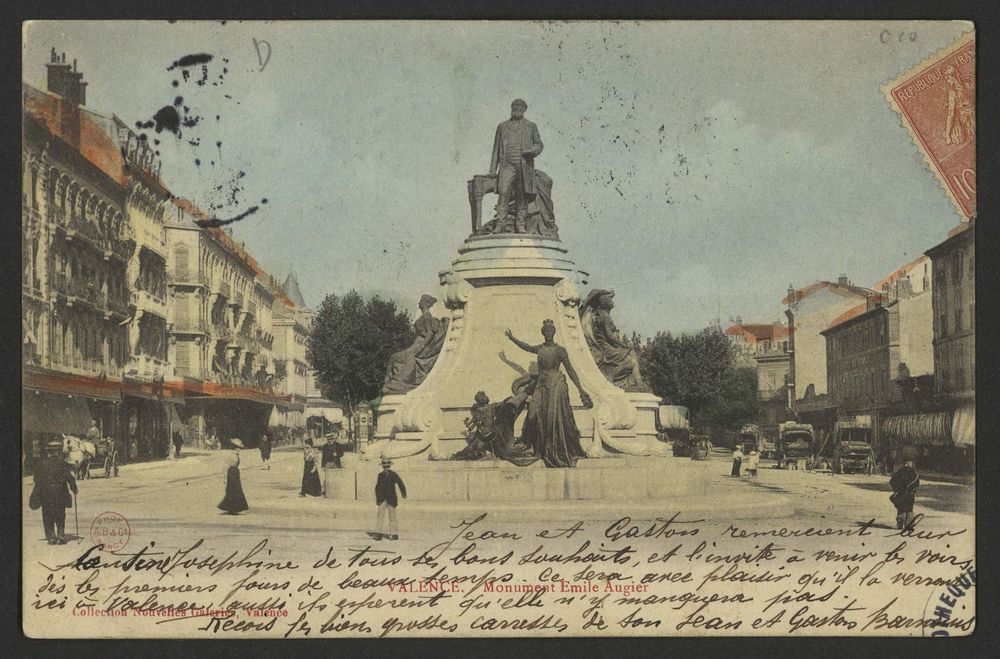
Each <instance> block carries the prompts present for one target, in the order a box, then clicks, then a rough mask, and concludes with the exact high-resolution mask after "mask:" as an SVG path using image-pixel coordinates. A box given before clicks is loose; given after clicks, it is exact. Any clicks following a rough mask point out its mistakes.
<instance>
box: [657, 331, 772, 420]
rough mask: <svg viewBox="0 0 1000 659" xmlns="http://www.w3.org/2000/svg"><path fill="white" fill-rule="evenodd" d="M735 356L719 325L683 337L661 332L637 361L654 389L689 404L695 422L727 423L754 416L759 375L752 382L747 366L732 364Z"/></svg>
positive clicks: (663, 395) (659, 393)
mask: <svg viewBox="0 0 1000 659" xmlns="http://www.w3.org/2000/svg"><path fill="white" fill-rule="evenodd" d="M735 356H736V355H735V350H734V348H733V345H732V342H731V341H730V340H729V337H727V336H726V335H725V333H724V332H722V330H720V329H718V328H708V329H704V330H702V331H700V332H698V333H696V334H682V335H679V336H673V335H671V334H670V333H669V332H660V333H658V334H657V335H656V336H655V337H653V339H652V340H651V341H649V342H648V343H647V344H646V345H645V346H644V347H643V349H642V350H641V352H640V355H639V365H640V369H641V371H642V376H643V378H644V379H645V380H646V382H647V383H648V384H649V386H650V387H652V389H653V392H654V393H655V394H656V395H657V396H660V397H661V398H664V399H665V400H667V401H669V402H670V403H671V404H674V405H683V406H684V407H686V408H688V411H689V412H690V416H691V419H692V421H694V422H695V423H721V424H729V423H732V422H736V421H740V420H743V419H744V418H753V417H755V416H756V404H757V384H756V379H753V382H752V386H748V385H749V380H748V377H749V376H747V375H746V373H744V372H743V371H744V369H737V368H735V367H734V361H735ZM750 373H751V376H752V371H750ZM744 414H747V415H750V416H749V417H744V416H742V415H744Z"/></svg>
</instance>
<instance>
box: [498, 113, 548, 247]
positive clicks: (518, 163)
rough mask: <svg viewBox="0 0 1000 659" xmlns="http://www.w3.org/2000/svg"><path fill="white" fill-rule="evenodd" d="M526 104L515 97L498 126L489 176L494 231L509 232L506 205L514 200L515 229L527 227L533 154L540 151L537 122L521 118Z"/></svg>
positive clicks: (533, 192) (533, 189)
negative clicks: (493, 197)
mask: <svg viewBox="0 0 1000 659" xmlns="http://www.w3.org/2000/svg"><path fill="white" fill-rule="evenodd" d="M527 109H528V104H527V103H525V102H524V101H523V100H521V99H519V98H518V99H514V102H513V103H511V104H510V119H508V120H507V121H505V122H503V123H502V124H500V125H499V126H497V133H496V137H495V138H494V139H493V157H492V158H491V159H490V176H497V195H499V200H498V201H497V214H496V220H495V222H494V228H493V233H509V230H510V227H509V226H506V225H505V218H506V217H507V207H508V206H509V205H510V202H511V199H513V200H514V208H515V210H516V214H515V218H514V231H515V232H516V233H525V232H526V231H527V223H526V220H527V216H528V203H529V202H530V201H531V200H532V199H533V198H534V196H535V157H536V156H537V155H539V154H540V153H541V152H542V138H541V137H540V136H539V135H538V126H536V125H535V124H534V123H532V122H530V121H528V120H527V119H525V118H524V111H525V110H527Z"/></svg>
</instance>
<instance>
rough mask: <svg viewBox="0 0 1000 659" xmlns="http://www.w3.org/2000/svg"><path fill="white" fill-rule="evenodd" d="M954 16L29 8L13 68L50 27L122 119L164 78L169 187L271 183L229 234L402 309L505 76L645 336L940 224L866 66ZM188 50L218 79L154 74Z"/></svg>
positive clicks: (631, 323) (501, 101) (245, 199)
mask: <svg viewBox="0 0 1000 659" xmlns="http://www.w3.org/2000/svg"><path fill="white" fill-rule="evenodd" d="M970 29H971V26H970V25H969V24H967V23H960V22H943V21H942V22H934V23H930V22H868V23H852V22H813V23H801V22H785V23H781V22H775V23H762V22H742V23H732V22H718V23H713V22H675V23H663V22H656V23H634V22H617V23H611V22H569V23H567V22H538V23H508V22H463V23H449V24H443V23H431V22H409V23H401V22H371V23H337V22H301V23H294V24H293V23H283V22H268V23H252V22H251V23H242V22H226V23H225V24H224V25H223V24H220V23H217V22H214V23H213V22H191V23H185V22H179V23H174V24H170V23H166V22H110V21H108V22H42V23H33V24H29V25H28V26H27V27H26V30H25V44H24V66H25V70H24V79H25V80H26V81H27V82H29V83H31V84H34V85H36V86H39V87H42V88H44V84H45V83H44V80H45V66H44V63H45V62H46V61H48V55H49V51H50V49H51V48H52V47H55V48H56V50H57V51H60V52H62V51H65V52H66V56H67V59H70V60H71V59H74V58H75V59H77V62H78V67H79V69H80V70H81V71H83V72H84V79H85V80H86V81H87V82H88V83H89V85H88V87H87V100H88V103H87V107H89V108H90V109H92V110H95V111H97V112H101V113H105V114H111V113H115V114H117V115H118V116H120V117H122V118H123V119H124V120H125V121H126V122H127V123H129V124H133V125H134V123H135V122H136V121H140V120H147V119H149V118H150V117H151V116H152V115H153V114H154V113H155V112H156V111H157V110H158V109H159V108H160V107H162V106H163V105H167V104H171V103H172V101H173V99H174V97H175V96H176V95H183V97H184V102H185V104H186V105H189V107H190V108H191V112H192V114H196V115H197V116H200V117H201V121H200V122H199V124H198V125H197V126H195V127H192V128H190V129H189V130H188V131H187V132H186V133H185V134H184V138H183V139H181V140H178V139H176V138H173V137H170V138H169V139H168V136H167V135H166V134H164V135H159V136H156V137H158V138H159V139H160V140H161V144H160V145H159V146H158V148H160V151H161V157H162V160H163V175H164V178H165V179H166V180H167V182H168V184H169V185H170V187H171V188H172V190H173V191H174V193H175V194H177V195H179V196H185V197H189V198H192V199H194V200H195V201H196V203H198V204H199V205H202V206H203V207H207V206H208V205H210V204H211V203H213V201H215V202H220V201H221V199H220V195H222V194H223V193H228V192H232V191H233V190H234V189H235V188H237V187H238V188H239V189H238V190H237V193H236V199H235V203H232V201H233V200H232V199H230V206H229V207H228V208H226V209H223V210H220V217H224V216H226V213H231V214H232V215H235V214H236V213H237V212H239V211H241V210H244V209H245V208H247V207H249V206H251V205H254V204H257V203H258V202H259V200H260V199H262V198H267V199H268V203H267V205H266V206H263V207H262V210H261V211H260V212H258V213H256V214H255V215H252V216H250V217H249V218H247V219H245V220H243V221H241V222H239V223H237V224H235V225H233V227H234V236H235V237H236V238H237V239H238V240H242V241H245V243H246V247H247V249H248V250H249V251H250V252H251V253H252V254H254V256H255V257H257V258H258V260H259V261H260V262H261V263H263V264H264V265H265V267H268V268H269V269H270V270H271V271H272V272H273V273H274V274H275V275H276V276H278V277H279V278H283V277H284V274H285V273H286V272H287V271H288V270H289V269H293V270H294V271H295V272H296V274H297V276H298V279H299V282H300V284H301V287H302V291H303V293H304V295H305V297H306V300H307V302H309V303H310V304H312V305H316V304H318V302H319V301H320V299H321V298H322V297H323V296H324V295H326V294H327V293H343V292H346V291H348V290H350V289H352V288H355V289H358V290H360V291H362V292H365V293H379V294H382V295H384V296H388V297H391V298H392V299H395V300H397V301H398V302H399V303H401V304H403V305H405V306H406V307H407V308H412V310H413V311H414V312H415V311H416V300H417V299H418V298H419V296H420V294H421V293H424V292H434V291H435V290H436V289H437V273H438V272H439V271H440V270H442V269H444V268H446V267H447V265H448V264H449V262H450V260H451V258H452V257H453V256H454V253H455V250H456V248H457V247H458V245H459V244H460V243H461V241H462V240H463V239H464V238H465V237H466V235H467V234H468V230H469V229H468V227H469V207H468V199H467V193H466V189H465V181H466V180H468V179H469V178H470V177H471V176H472V175H473V174H478V173H486V171H487V169H488V165H489V157H490V150H491V148H492V141H493V133H494V130H495V128H496V124H497V123H499V122H500V121H502V120H503V119H505V118H506V117H507V116H508V114H509V105H510V101H511V100H512V99H513V98H515V97H521V98H524V99H525V100H527V102H528V104H529V108H528V111H527V116H528V118H530V119H531V120H533V121H534V122H535V123H536V124H537V125H538V127H539V131H540V133H541V136H542V140H543V142H544V143H545V150H544V153H543V154H542V155H541V156H540V157H539V158H538V160H537V162H536V166H537V167H538V168H540V169H542V170H544V171H546V172H547V173H548V174H549V175H550V176H551V177H552V178H553V179H554V181H555V184H554V189H553V198H554V203H555V211H556V221H557V223H558V224H559V227H560V232H561V235H562V238H563V241H564V243H565V244H566V245H567V246H568V247H569V248H570V249H571V254H572V256H573V257H574V258H575V260H576V262H577V264H578V265H579V266H580V267H581V268H582V269H584V270H587V271H589V272H590V273H591V278H590V282H591V284H592V285H594V286H596V287H600V288H612V289H615V291H616V292H617V295H616V298H615V299H616V305H617V307H616V314H617V323H618V325H619V327H620V328H621V329H623V330H626V331H632V330H636V331H639V332H641V333H642V334H645V335H650V334H653V333H655V332H656V331H659V330H670V331H675V332H676V331H687V330H694V329H698V328H701V327H704V326H706V325H707V324H709V323H710V322H711V321H712V319H713V318H714V317H715V316H716V314H717V313H719V314H721V317H722V320H723V322H725V321H726V319H727V318H728V317H730V316H737V315H740V316H742V317H743V319H744V321H747V322H750V321H756V322H767V321H770V320H775V319H778V318H780V317H781V315H782V307H781V304H780V300H781V298H782V297H783V295H784V294H785V290H786V288H787V287H788V285H789V284H793V285H795V286H804V285H806V284H808V283H811V282H812V281H815V280H816V279H835V278H836V277H837V276H838V275H839V274H841V273H846V274H847V275H848V276H849V277H850V278H851V279H852V281H854V282H855V283H857V284H860V285H868V286H870V285H872V284H873V283H874V282H875V281H876V280H878V279H880V278H881V277H883V276H884V275H886V274H888V273H889V272H891V271H892V270H894V269H895V268H896V267H898V266H899V265H902V264H904V263H906V262H908V261H910V260H912V259H914V258H916V257H917V256H918V255H919V254H921V253H922V252H923V251H924V250H925V249H927V248H928V247H930V246H932V245H934V244H936V243H937V242H940V240H941V239H943V237H944V236H945V234H946V232H947V231H948V230H949V229H950V228H952V227H953V226H955V225H956V224H957V223H958V222H959V220H960V218H959V216H958V214H957V213H956V211H955V210H954V209H953V207H952V206H951V204H950V202H949V201H948V199H947V198H946V196H945V193H944V192H943V190H941V188H940V187H939V186H938V184H937V182H936V180H935V178H934V176H933V175H932V174H931V173H930V172H929V171H928V170H927V168H926V166H925V164H924V163H923V161H922V159H921V156H920V153H919V152H918V150H917V148H916V146H915V145H914V144H913V143H912V141H911V140H910V137H909V135H908V134H907V132H906V131H905V130H904V128H903V127H902V126H901V125H900V123H899V120H898V118H897V116H896V115H895V114H894V113H893V112H892V111H891V110H890V108H889V106H888V104H887V102H886V100H885V97H884V96H883V94H882V92H881V91H880V90H879V86H880V85H882V84H883V83H885V82H887V81H889V80H892V79H894V78H895V77H896V76H897V75H899V74H900V73H902V72H903V71H905V70H907V69H909V68H911V67H912V66H914V65H915V64H916V63H918V62H920V61H921V60H923V59H924V58H926V57H928V56H929V55H931V54H932V53H934V52H936V51H937V50H940V49H942V48H944V47H946V46H948V45H949V44H951V43H952V42H953V41H955V40H956V39H957V38H958V37H959V36H960V35H961V34H962V33H964V32H967V31H969V30H970ZM885 31H888V32H885ZM900 32H902V33H903V34H904V35H905V38H904V39H903V40H902V41H900V40H899V38H898V35H899V33H900ZM886 34H891V36H890V37H887V36H886ZM911 34H914V35H915V38H913V39H911V38H910V35H911ZM254 40H257V46H255V41H254ZM261 41H266V42H267V44H269V45H270V48H271V56H270V60H269V61H268V62H267V65H266V66H265V67H264V69H263V70H261V64H260V58H259V57H258V48H259V49H260V51H261V52H262V53H263V54H266V52H267V47H266V46H264V45H263V44H261V43H260V42H261ZM886 41H887V42H888V43H885V42H886ZM200 52H204V53H210V54H212V55H213V57H214V59H213V61H212V62H211V63H210V65H209V72H210V77H209V82H212V81H215V82H221V84H218V85H217V86H211V84H206V85H203V86H197V85H195V84H193V81H194V79H196V78H198V77H200V75H201V74H200V71H198V70H193V75H192V79H191V80H189V81H186V82H185V81H183V80H181V81H179V82H180V84H179V86H178V87H176V88H175V87H173V86H172V84H171V83H172V81H173V80H175V79H177V78H178V76H177V75H176V74H177V70H174V71H167V67H169V66H170V64H171V63H172V62H173V61H175V60H177V59H178V58H180V57H182V56H184V55H187V54H190V53H200ZM223 60H228V61H226V62H225V63H224V62H223ZM222 66H225V67H226V68H227V72H226V73H225V74H224V75H223V80H221V81H220V80H219V79H218V77H217V76H218V75H221V67H222ZM227 95H228V97H227ZM216 115H218V117H219V118H218V119H216ZM189 139H196V140H200V145H199V146H192V145H190V144H188V140H189ZM216 142H222V147H221V149H220V148H217V147H215V143H216ZM195 158H197V159H198V160H199V161H200V165H198V166H196V165H195V164H194V160H195ZM213 160H214V161H215V164H210V163H211V162H212V161H213ZM240 171H243V172H245V176H244V177H242V178H239V179H238V184H237V185H236V186H234V185H233V181H234V180H235V179H236V177H237V173H238V172H240ZM217 187H218V188H221V190H222V192H218V191H217V190H216V188H217Z"/></svg>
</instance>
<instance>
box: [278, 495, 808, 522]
mask: <svg viewBox="0 0 1000 659" xmlns="http://www.w3.org/2000/svg"><path fill="white" fill-rule="evenodd" d="M296 504H299V505H296ZM261 508H262V509H266V510H267V511H268V512H279V513H280V512H287V513H290V514H291V515H308V514H311V513H321V514H322V515H323V516H324V517H327V518H329V519H337V520H344V521H364V522H371V521H372V520H373V518H374V516H375V513H376V508H375V502H374V500H373V501H371V502H361V501H344V500H338V499H325V498H318V499H310V498H306V499H299V498H295V499H281V500H277V501H274V500H272V501H270V502H268V504H266V505H264V506H261ZM484 512H485V513H487V514H488V516H489V519H490V520H492V521H503V522H519V521H551V520H552V519H553V518H555V517H558V518H560V519H566V520H573V521H575V520H582V521H587V520H602V521H603V520H613V519H618V518H620V517H624V516H626V515H628V516H629V517H631V518H632V519H633V520H652V519H656V518H663V517H670V516H671V515H673V514H674V513H675V512H680V513H681V514H680V517H681V518H684V519H699V520H706V521H708V520H736V519H739V520H744V519H770V518H783V517H791V516H792V515H793V514H794V513H795V506H794V503H793V501H792V499H791V498H789V497H786V496H780V495H777V496H769V497H767V500H766V501H756V502H755V501H747V502H740V503H739V504H738V505H733V506H726V505H722V506H720V505H718V504H715V503H710V502H706V501H705V500H704V499H703V498H701V497H690V498H688V497H679V498H675V499H663V500H643V501H629V500H627V499H626V500H618V501H613V502H609V501H596V500H585V499H581V500H575V501H566V500H563V501H545V502H539V503H538V504H537V505H536V504H534V503H533V502H523V501H522V502H511V503H499V502H493V501H482V502H463V503H447V502H437V501H416V502H412V503H410V502H405V501H403V502H400V506H399V514H400V516H401V517H405V518H406V519H408V520H419V521H440V520H441V518H442V516H455V517H458V516H461V517H464V518H472V517H475V516H477V515H479V514H480V513H484Z"/></svg>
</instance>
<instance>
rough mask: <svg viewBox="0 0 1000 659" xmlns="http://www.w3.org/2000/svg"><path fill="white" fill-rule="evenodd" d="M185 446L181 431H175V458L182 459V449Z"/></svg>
mask: <svg viewBox="0 0 1000 659" xmlns="http://www.w3.org/2000/svg"><path fill="white" fill-rule="evenodd" d="M182 446H184V437H182V436H181V433H180V431H179V430H175V431H174V457H175V458H179V457H181V447H182Z"/></svg>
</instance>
